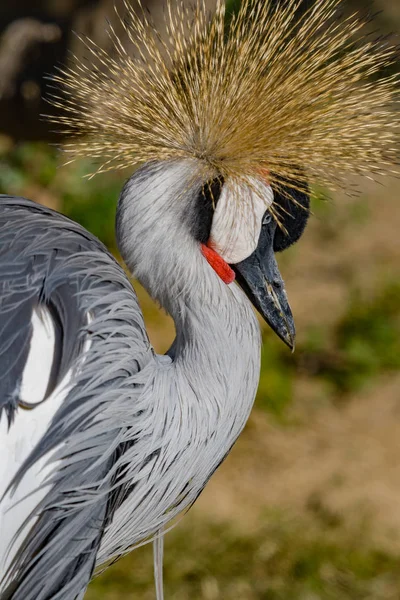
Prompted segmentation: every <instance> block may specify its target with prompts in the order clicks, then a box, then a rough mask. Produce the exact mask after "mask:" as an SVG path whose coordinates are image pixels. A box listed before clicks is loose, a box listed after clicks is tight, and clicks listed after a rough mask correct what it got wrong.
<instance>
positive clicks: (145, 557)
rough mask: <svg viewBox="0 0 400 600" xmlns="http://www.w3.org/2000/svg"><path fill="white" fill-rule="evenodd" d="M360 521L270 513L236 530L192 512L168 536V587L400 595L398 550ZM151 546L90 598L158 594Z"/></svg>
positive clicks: (277, 596)
mask: <svg viewBox="0 0 400 600" xmlns="http://www.w3.org/2000/svg"><path fill="white" fill-rule="evenodd" d="M364 533H365V532H364V530H363V528H362V527H360V528H358V529H357V530H356V531H352V532H351V533H350V532H349V534H348V535H346V536H343V534H340V530H339V529H338V527H337V526H335V525H333V526H329V525H326V524H325V525H323V526H322V527H321V526H316V524H315V522H314V521H313V520H312V519H311V518H309V519H305V520H304V521H299V519H298V518H293V519H292V518H288V517H284V516H283V515H279V514H273V515H268V518H267V519H266V520H265V522H264V523H260V527H259V529H258V531H257V532H256V533H254V532H252V533H251V534H248V535H246V534H244V533H238V532H237V531H235V530H234V529H233V528H232V527H231V526H230V525H229V523H224V524H220V525H216V524H212V523H208V522H203V521H198V520H193V519H191V518H190V517H186V519H185V521H184V524H181V525H178V527H177V528H176V529H174V530H173V532H171V533H170V534H168V535H167V536H166V554H165V592H166V598H168V599H170V600H189V599H190V600H192V599H193V600H202V599H204V600H217V599H219V598H223V599H224V600H367V599H368V600H389V599H390V600H395V599H397V598H398V590H399V589H400V571H399V569H398V558H397V557H395V556H390V555H388V554H387V553H385V552H383V551H381V550H379V549H376V548H371V547H369V546H368V543H367V542H366V540H365V535H364ZM153 590H154V588H153V573H152V553H151V548H150V547H145V548H140V549H138V550H137V551H135V552H134V553H132V554H131V555H129V556H128V557H126V558H125V559H123V560H121V561H120V562H119V563H117V564H116V565H114V566H113V567H112V568H110V569H109V570H108V571H106V572H105V573H104V574H103V575H101V576H100V577H99V578H98V579H96V580H95V581H94V582H93V583H92V584H91V586H90V588H89V592H88V595H87V600H95V599H96V600H97V599H98V598H101V599H102V600H120V599H121V600H122V599H124V600H125V599H126V600H129V599H131V598H132V600H133V599H134V598H135V600H139V599H142V600H145V599H146V600H147V599H150V598H154V591H153Z"/></svg>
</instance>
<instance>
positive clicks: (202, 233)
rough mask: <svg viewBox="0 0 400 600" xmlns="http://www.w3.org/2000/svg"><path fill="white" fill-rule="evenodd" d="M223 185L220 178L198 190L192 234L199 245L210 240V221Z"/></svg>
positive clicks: (222, 179)
mask: <svg viewBox="0 0 400 600" xmlns="http://www.w3.org/2000/svg"><path fill="white" fill-rule="evenodd" d="M223 185H224V178H223V177H222V176H218V177H215V178H214V179H212V180H211V181H207V182H206V183H205V184H204V185H203V186H202V187H201V188H200V190H199V195H198V197H197V199H196V203H195V209H194V218H192V219H191V222H192V233H193V236H194V238H195V239H196V240H197V241H198V242H200V243H201V244H206V243H207V242H208V240H209V238H210V234H211V226H212V220H213V216H214V211H215V208H216V206H217V203H218V200H219V198H220V196H221V192H222V188H223Z"/></svg>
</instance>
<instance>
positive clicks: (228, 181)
mask: <svg viewBox="0 0 400 600" xmlns="http://www.w3.org/2000/svg"><path fill="white" fill-rule="evenodd" d="M300 4H301V2H300V0H288V2H282V3H281V2H278V3H276V2H272V0H267V1H264V0H243V1H242V3H241V6H240V9H239V11H238V13H237V14H236V15H231V16H230V18H229V19H228V17H227V14H226V6H225V2H224V0H215V11H214V12H212V13H209V12H208V10H207V9H206V6H205V1H204V0H198V1H197V3H196V4H195V6H194V8H193V7H192V8H188V7H187V6H186V4H185V3H184V2H183V1H182V0H179V1H178V2H172V0H167V3H166V7H165V31H164V32H160V33H159V32H158V31H157V30H156V28H155V27H154V25H153V23H152V22H151V18H150V17H149V15H148V14H147V13H145V11H144V10H141V11H140V9H139V12H135V11H134V10H133V9H132V8H131V7H130V6H129V4H128V3H127V2H125V9H126V12H127V17H123V18H122V17H121V30H122V31H123V34H122V36H121V35H119V37H118V35H117V34H116V33H115V31H114V29H113V28H112V27H110V38H111V40H112V42H113V44H112V46H113V51H112V52H110V53H106V52H105V51H104V50H102V49H101V48H99V47H97V46H96V45H95V44H94V43H93V42H92V41H91V40H90V39H82V43H83V44H85V46H86V49H87V57H86V58H85V59H83V60H82V61H81V62H79V63H76V64H72V65H71V66H70V67H69V68H67V69H63V70H61V71H60V73H59V75H58V76H57V77H55V80H56V83H58V84H60V86H61V87H62V90H63V91H60V92H59V93H55V94H54V97H53V100H52V102H53V104H54V105H55V106H56V107H57V108H58V109H59V110H60V113H61V116H57V117H55V118H54V119H55V121H56V123H57V124H58V125H61V129H62V131H63V133H64V134H65V133H68V134H69V136H70V141H69V142H68V143H67V144H65V146H64V150H65V151H66V152H69V153H71V155H72V158H76V157H80V156H84V157H87V156H89V157H91V158H93V159H96V160H99V161H100V162H99V167H98V170H97V172H101V171H106V170H110V169H113V168H125V167H130V168H133V166H134V165H136V166H137V165H141V167H140V168H139V169H138V170H137V171H135V173H134V175H133V176H132V177H131V178H130V179H129V181H128V182H127V184H126V186H125V188H124V190H123V192H122V195H121V201H120V206H119V210H118V217H117V235H118V238H119V243H120V245H121V248H122V250H123V254H124V256H129V260H128V266H129V267H130V268H131V269H132V270H133V271H134V274H135V275H137V276H138V277H139V279H140V280H141V281H142V283H144V284H145V286H146V287H147V288H148V289H149V290H150V291H151V293H152V295H153V296H155V297H156V298H159V299H160V298H162V297H163V295H165V294H164V293H165V290H163V283H162V280H163V278H164V280H167V281H168V285H169V286H170V285H171V278H169V277H168V273H166V272H165V269H166V268H167V269H169V268H175V269H179V271H180V277H176V273H175V277H174V278H173V279H174V281H178V280H179V281H180V282H181V284H180V288H179V289H176V290H175V292H176V294H184V293H185V290H186V289H187V288H189V287H190V289H191V293H192V294H193V293H197V292H198V293H199V294H200V293H203V294H204V293H207V278H208V277H209V275H210V267H212V270H213V271H214V274H215V276H217V277H218V278H219V280H220V281H221V282H222V283H223V284H224V285H229V284H230V283H231V282H232V280H233V278H234V277H235V276H236V279H237V282H238V283H239V284H240V285H241V286H242V287H243V289H244V291H245V292H246V294H247V295H248V296H249V298H250V299H251V300H252V302H253V303H254V304H255V306H256V307H257V308H258V310H259V311H260V313H261V314H262V315H263V316H264V317H265V319H266V320H267V321H268V323H269V324H270V325H271V327H272V328H273V329H274V330H275V331H276V332H277V334H278V335H279V336H280V337H281V338H282V339H283V340H284V341H285V342H286V343H288V344H289V345H290V346H293V343H294V324H293V317H292V314H291V312H290V308H289V305H288V301H287V298H286V293H285V289H284V285H283V281H282V278H281V276H280V273H279V270H278V267H277V263H276V260H275V253H276V252H278V251H281V250H284V249H285V248H287V247H288V246H289V245H291V244H292V243H294V242H295V241H297V239H298V238H299V237H300V236H301V234H302V232H303V230H304V227H305V224H306V222H307V218H308V214H309V190H310V187H311V186H312V185H313V183H318V184H319V185H320V186H323V187H325V188H326V189H331V190H332V189H333V190H334V189H337V188H338V187H341V188H346V185H347V184H346V182H347V178H348V175H349V174H358V175H365V176H368V177H371V176H374V175H376V174H382V173H385V174H386V173H392V172H395V167H396V164H397V160H398V132H399V125H400V118H399V112H398V111H396V110H395V105H396V103H397V102H398V91H399V85H398V82H399V78H398V76H393V75H385V72H386V70H387V67H388V66H390V65H391V64H392V63H393V62H394V61H395V57H396V49H395V48H391V47H390V46H389V45H388V44H387V42H386V41H384V40H378V41H376V42H375V41H373V40H371V39H369V38H368V37H366V36H365V34H364V31H363V26H364V24H365V23H364V21H363V19H361V18H359V17H357V16H354V15H353V16H351V17H348V18H345V17H343V16H342V15H338V9H339V8H340V5H341V0H315V2H314V3H313V4H312V6H311V7H310V8H309V9H308V10H306V11H304V12H302V14H299V7H300ZM139 8H140V3H139ZM166 238H169V239H172V240H174V243H173V244H172V243H170V244H169V246H167V245H166V244H165V243H164V240H165V239H166ZM138 239H140V240H145V243H144V242H143V243H136V241H135V240H138ZM166 254H168V256H167V257H166ZM182 255H184V259H185V260H183V259H182ZM168 265H170V266H168ZM194 265H196V268H197V271H196V275H195V271H194ZM199 269H200V270H199ZM201 269H203V271H201ZM200 272H201V273H203V275H204V280H203V275H202V276H200V277H199V276H198V274H199V273H200ZM150 273H151V275H150ZM150 277H151V278H152V279H151V280H150V279H149V278H150ZM182 282H184V284H182ZM169 293H171V290H169ZM172 293H174V292H172ZM167 308H168V307H167Z"/></svg>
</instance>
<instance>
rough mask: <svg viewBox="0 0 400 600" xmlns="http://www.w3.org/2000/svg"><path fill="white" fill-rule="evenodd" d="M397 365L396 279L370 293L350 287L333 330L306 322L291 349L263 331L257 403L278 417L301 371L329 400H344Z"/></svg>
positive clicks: (399, 288)
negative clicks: (318, 382)
mask: <svg viewBox="0 0 400 600" xmlns="http://www.w3.org/2000/svg"><path fill="white" fill-rule="evenodd" d="M399 369H400V284H399V283H398V282H393V281H388V282H385V283H383V284H381V285H380V286H378V287H377V290H376V291H375V293H374V294H373V295H372V296H368V295H367V296H363V295H362V294H361V292H360V291H351V292H350V296H349V300H348V306H347V310H346V312H345V313H344V315H343V317H342V318H341V319H339V320H338V321H337V323H336V324H335V326H334V328H333V330H328V329H325V328H324V327H323V324H321V326H320V328H319V329H316V328H310V329H309V330H308V333H307V335H306V336H305V340H304V341H303V342H302V343H301V344H299V345H298V347H297V348H296V352H295V354H293V355H291V354H290V352H289V351H288V350H287V349H286V348H285V347H284V346H282V344H281V343H280V342H279V341H277V340H275V339H274V338H273V335H271V332H269V331H267V332H266V333H265V335H264V345H263V351H262V370H261V382H260V387H259V392H258V397H257V404H258V406H259V407H260V408H264V409H267V410H269V411H270V412H271V413H272V414H274V415H275V416H277V417H279V418H282V417H283V416H284V411H285V408H286V407H287V406H288V405H289V404H290V401H291V399H292V397H293V381H294V379H295V378H296V377H298V376H299V374H301V375H303V376H308V377H311V378H314V380H315V379H319V380H321V381H322V382H324V383H325V384H326V391H327V393H328V394H330V395H331V396H332V398H333V400H338V399H340V400H341V401H343V400H344V399H345V398H346V397H348V395H349V394H350V393H352V392H355V391H358V390H360V389H362V388H363V387H365V386H366V385H367V384H368V383H369V382H371V380H373V379H374V378H375V377H378V376H380V375H382V374H385V373H388V372H395V371H398V370H399Z"/></svg>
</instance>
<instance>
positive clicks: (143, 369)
mask: <svg viewBox="0 0 400 600" xmlns="http://www.w3.org/2000/svg"><path fill="white" fill-rule="evenodd" d="M200 190H201V183H200V182H195V181H192V180H191V177H190V164H187V163H179V162H172V163H166V164H164V165H156V164H155V165H148V166H146V167H144V168H143V169H141V170H139V171H138V172H137V173H136V174H135V175H134V177H132V178H131V180H130V181H129V182H128V183H127V185H126V186H125V188H124V191H123V193H122V195H121V200H120V204H119V211H118V219H117V239H118V242H119V245H120V248H121V250H122V253H123V256H124V258H125V260H126V263H127V264H128V266H129V267H130V268H131V269H132V270H134V272H135V274H136V275H137V276H138V277H139V279H140V280H141V281H142V282H143V283H144V284H145V285H146V287H147V289H148V290H149V291H150V292H151V293H152V295H153V297H155V298H156V299H158V300H159V301H160V303H161V304H162V305H163V306H164V307H166V308H167V310H168V311H169V312H170V313H171V314H172V315H173V317H174V319H175V323H176V328H177V337H176V340H175V342H174V344H173V348H172V350H171V353H170V356H166V357H158V356H157V355H155V353H154V351H153V349H152V348H151V346H150V344H149V341H148V338H147V335H146V332H145V328H144V324H143V318H142V314H141V311H140V309H139V307H138V303H137V298H136V295H135V293H134V291H133V289H132V287H131V285H130V283H129V281H128V279H127V277H126V276H125V274H124V272H123V270H122V269H121V268H120V267H119V266H118V264H117V263H116V261H115V260H114V259H113V257H112V256H111V255H110V254H109V253H108V252H107V250H106V249H105V248H104V247H103V246H102V245H101V244H100V242H98V240H96V239H95V238H93V236H91V235H90V234H88V233H87V232H86V231H84V230H83V229H82V228H81V227H79V226H78V225H76V224H75V223H72V222H71V221H69V220H68V219H66V218H65V217H62V216H61V215H59V214H57V213H54V212H53V211H50V210H48V209H44V208H41V207H38V206H37V205H35V204H33V203H31V202H28V201H25V200H21V199H10V198H7V197H3V198H2V199H1V202H0V239H1V240H2V241H1V245H2V247H1V252H2V256H3V257H4V256H5V257H6V259H5V260H3V261H2V262H1V264H2V265H6V266H5V269H4V271H0V272H1V275H0V277H1V282H2V289H3V290H8V289H9V288H10V286H11V289H12V293H14V291H13V287H14V288H19V289H20V290H21V291H22V298H23V299H24V297H27V298H29V302H30V304H29V306H30V307H31V306H32V305H33V304H34V303H35V302H45V303H46V304H47V305H48V304H49V302H50V303H51V302H52V298H56V302H55V309H54V310H55V311H56V312H57V311H58V313H59V316H58V318H59V322H60V330H61V332H62V333H61V338H62V339H63V343H62V355H61V357H60V359H59V361H58V363H57V364H58V365H59V367H58V373H55V374H54V375H52V377H53V378H54V380H56V381H57V384H58V385H59V380H60V378H61V377H62V373H63V372H64V371H65V370H66V369H68V368H69V369H70V370H71V369H72V378H71V382H70V389H69V390H68V393H67V395H66V396H65V398H64V400H63V402H62V404H61V406H60V408H59V409H58V410H57V412H56V413H55V414H54V416H53V418H52V419H51V423H50V425H49V427H48V429H47V430H46V432H45V433H44V435H43V437H42V438H41V440H40V443H38V444H37V445H36V446H35V448H34V449H33V450H32V452H31V453H30V455H29V457H28V458H27V460H26V461H25V462H24V463H23V464H22V466H21V467H20V469H19V470H18V472H17V474H16V476H15V477H14V478H13V480H12V482H11V485H10V490H11V492H14V491H15V490H17V489H18V485H19V484H20V482H21V480H22V479H23V477H24V476H25V475H26V474H27V473H28V472H29V469H30V468H31V467H32V466H33V465H35V463H38V461H40V460H41V459H45V460H46V461H47V462H48V463H49V464H50V467H51V469H50V473H49V475H48V479H46V481H45V484H46V485H47V486H48V487H47V488H46V490H45V491H46V493H45V494H44V496H43V498H42V499H41V501H40V503H39V505H38V506H37V507H36V508H35V510H34V513H35V514H37V515H38V518H37V520H36V521H35V522H34V523H33V525H32V524H31V522H30V524H31V526H30V530H29V531H27V532H26V535H25V539H24V541H23V544H22V545H21V546H20V547H19V549H18V552H17V554H16V556H15V559H14V561H13V562H12V564H11V566H10V568H9V571H8V572H7V574H6V576H5V580H4V581H3V584H2V585H3V588H0V589H3V591H2V595H1V598H2V600H6V599H11V598H12V599H13V600H20V599H22V598H24V600H34V599H35V600H45V599H48V598H60V599H61V598H62V599H72V598H77V597H80V596H79V594H82V592H83V591H84V589H85V587H86V585H87V583H88V581H89V579H90V577H91V575H92V572H93V568H94V566H95V561H96V564H97V565H102V564H105V563H108V562H109V561H110V560H112V559H114V558H116V557H118V556H120V555H122V554H124V553H125V552H127V551H128V550H129V549H131V548H132V547H133V546H135V545H137V544H139V543H141V542H142V541H143V540H145V539H150V538H151V537H152V536H154V535H155V534H156V532H158V531H159V530H161V529H163V528H164V527H167V526H168V523H169V521H170V520H171V519H173V518H174V517H176V516H177V515H178V514H180V513H181V512H182V511H184V510H186V509H187V508H188V507H189V506H191V505H192V504H193V502H194V501H195V500H196V498H197V497H198V495H199V494H200V493H201V491H202V489H203V488H204V486H205V484H206V482H207V481H208V479H209V478H210V476H211V475H212V473H213V472H214V471H215V469H216V468H217V467H218V465H219V464H220V463H221V461H222V460H223V459H224V457H225V456H226V454H227V453H228V452H229V450H230V448H231V446H232V444H233V443H234V442H235V440H236V439H237V437H238V435H239V433H240V431H241V430H242V428H243V426H244V424H245V422H246V420H247V417H248V414H249V411H250V410H251V406H252V403H253V399H254V396H255V391H256V387H257V382H258V374H259V349H260V336H259V327H258V324H257V320H256V318H255V315H254V313H253V311H252V308H251V306H250V303H249V302H248V301H247V299H246V298H245V296H244V294H243V293H242V292H241V291H240V290H239V288H238V287H237V286H235V285H231V286H227V285H226V284H224V283H223V282H222V281H221V280H220V278H219V277H218V276H217V274H216V273H215V272H214V271H213V270H212V269H211V268H210V266H209V264H208V263H207V262H206V261H205V260H204V258H203V256H202V255H201V253H200V252H199V246H198V243H197V242H196V241H195V240H194V239H193V238H192V237H191V233H190V231H191V226H190V222H191V220H192V219H193V218H195V207H196V204H195V200H193V201H192V199H195V198H196V197H197V195H198V193H199V192H200ZM149 206H150V207H151V210H149ZM165 231H167V232H168V236H167V237H166V236H165ZM7 232H8V233H7ZM144 239H145V240H146V241H145V243H143V240H144ZM20 264H22V265H24V269H22V270H21V275H19V272H20V268H19V265H20ZM33 266H34V267H33ZM16 273H18V276H16ZM13 297H14V296H13ZM67 305H69V306H68V308H67ZM3 306H4V304H2V307H3ZM11 306H12V304H11V300H10V308H11ZM21 310H22V309H21ZM29 310H31V308H29ZM29 310H28V309H26V310H25V313H24V311H23V310H22V313H23V314H26V315H28V314H29ZM71 310H72V312H73V314H74V318H75V321H74V322H73V323H72V325H73V326H71V329H68V330H67V329H64V328H67V327H68V328H69V327H70V325H71V319H70V317H69V316H68V315H69V311H71ZM0 316H1V319H2V322H3V318H4V314H3V312H0ZM74 323H76V325H74ZM23 326H24V327H25V330H26V331H27V330H28V329H29V325H28V317H27V316H25V319H24V325H23ZM70 333H71V335H70ZM63 336H64V337H63ZM7 343H8V338H7V337H2V344H7ZM85 344H86V345H87V344H89V347H88V348H87V349H86V350H84V348H85ZM19 360H20V362H19V363H18V362H17V365H19V364H21V362H23V359H19ZM16 368H17V367H15V368H14V371H13V374H12V375H9V378H11V377H14V378H15V369H16ZM49 401H51V395H50V397H49V399H48V400H46V401H45V402H49ZM15 403H16V399H15V398H14V399H13V401H12V402H11V403H10V402H9V401H8V404H7V402H4V401H3V410H6V411H7V416H8V418H9V420H10V427H11V428H12V427H13V426H14V422H11V421H12V418H13V417H14V416H15V415H14V412H15ZM13 411H14V412H13ZM34 411H35V409H33V411H32V412H34ZM10 415H11V419H10ZM15 421H16V419H15ZM41 485H44V483H43V482H42V483H41ZM0 508H1V502H0ZM27 518H29V515H27ZM96 555H97V556H96Z"/></svg>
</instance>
